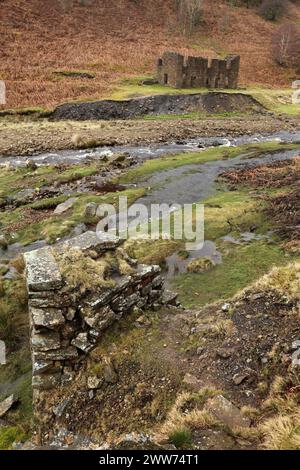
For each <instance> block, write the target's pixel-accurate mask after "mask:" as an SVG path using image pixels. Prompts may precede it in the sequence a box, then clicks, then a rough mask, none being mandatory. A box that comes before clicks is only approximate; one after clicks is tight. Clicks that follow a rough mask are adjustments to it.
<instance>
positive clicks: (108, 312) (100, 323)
mask: <svg viewBox="0 0 300 470" xmlns="http://www.w3.org/2000/svg"><path fill="white" fill-rule="evenodd" d="M117 319H118V317H117V315H116V314H115V313H114V312H113V310H112V309H111V308H110V307H109V306H106V307H104V308H103V309H101V310H100V312H97V313H95V314H94V315H93V316H86V317H85V318H84V321H85V322H86V323H87V325H89V326H90V327H91V328H93V329H94V330H98V331H102V330H105V329H106V328H108V327H109V326H110V325H112V324H113V323H114V322H115V321H116V320H117Z"/></svg>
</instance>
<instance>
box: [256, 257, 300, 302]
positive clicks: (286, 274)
mask: <svg viewBox="0 0 300 470" xmlns="http://www.w3.org/2000/svg"><path fill="white" fill-rule="evenodd" d="M255 289H264V290H270V289H271V290H273V291H275V292H276V293H278V294H279V295H281V296H282V297H285V298H286V299H287V300H288V301H289V302H295V301H296V302H298V301H300V263H291V264H289V265H288V266H282V267H276V268H273V269H272V271H271V272H270V273H268V274H266V275H265V276H264V277H263V278H261V279H260V280H259V281H258V282H257V284H256V285H255Z"/></svg>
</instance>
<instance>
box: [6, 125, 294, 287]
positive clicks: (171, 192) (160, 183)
mask: <svg viewBox="0 0 300 470" xmlns="http://www.w3.org/2000/svg"><path fill="white" fill-rule="evenodd" d="M272 140H273V141H274V140H277V141H280V142H284V143H292V142H294V143H295V142H300V133H297V134H289V133H286V132H282V133H280V132H279V133H277V134H275V135H272V136H264V137H263V136H242V137H238V138H235V139H224V138H205V139H204V138H199V139H193V140H190V141H186V142H184V143H169V144H153V145H150V146H147V147H141V146H132V147H113V148H107V149H103V148H101V151H100V149H94V150H89V151H63V152H58V153H48V154H43V155H37V156H33V157H31V158H30V160H33V161H35V162H36V163H37V164H38V165H54V164H56V163H58V162H63V163H68V164H74V163H80V162H84V161H86V160H90V159H98V158H99V157H101V156H103V155H104V154H107V153H108V152H109V153H111V152H113V153H115V152H120V151H127V152H128V153H130V155H131V156H134V157H139V158H141V159H149V158H157V157H160V156H162V155H167V154H168V153H169V154H170V153H171V154H174V153H179V152H180V153H182V152H183V151H191V150H195V151H199V148H200V146H201V148H202V146H203V148H208V147H211V146H216V145H219V146H220V145H222V146H227V147H229V146H237V145H241V144H245V143H254V142H267V141H272ZM99 151H100V154H99ZM297 155H299V150H297V149H295V150H282V151H278V152H276V153H268V152H265V153H262V154H261V155H260V156H258V157H253V156H252V157H251V155H250V154H244V155H243V154H242V155H240V156H238V157H236V158H231V159H230V158H229V159H223V160H217V161H211V162H207V163H202V164H191V165H183V166H181V167H178V168H170V169H167V170H163V171H159V172H156V173H154V174H152V175H151V176H150V177H149V178H148V179H146V180H145V181H142V182H139V183H137V184H134V185H133V186H134V187H144V188H147V192H146V194H145V195H144V196H143V197H141V198H139V199H138V200H137V201H136V204H144V205H145V206H146V207H147V208H148V209H149V207H150V206H151V204H162V203H166V204H168V205H172V204H173V203H177V204H181V205H183V204H188V203H194V202H201V201H203V200H205V199H206V198H208V197H209V196H211V195H212V194H214V193H215V192H216V180H217V178H218V176H219V175H220V174H221V173H222V172H224V171H225V170H227V169H229V168H237V167H239V166H244V165H245V164H246V165H249V164H250V165H257V164H260V163H272V162H276V161H279V160H286V159H290V158H293V157H295V156H297ZM25 161H26V159H24V157H18V156H15V157H7V158H1V163H4V164H6V163H8V162H9V163H10V164H11V165H12V166H14V167H19V166H23V165H25ZM119 216H120V217H121V216H122V214H120V215H119ZM71 236H74V234H71ZM255 237H256V235H255V234H251V233H250V234H248V233H246V234H240V238H239V239H238V240H235V239H232V237H230V235H229V236H228V239H226V237H225V239H224V240H223V241H224V242H228V243H248V242H251V241H252V240H255V239H256V238H255ZM45 244H46V242H45V241H43V240H38V241H36V242H34V243H32V244H31V245H28V246H22V245H20V244H19V243H17V240H16V242H15V243H13V244H12V245H10V246H8V248H7V249H6V250H3V249H0V267H1V265H2V266H3V265H7V264H8V262H9V261H11V260H12V259H14V258H15V257H16V256H17V255H19V254H21V253H25V252H28V251H32V250H35V249H37V248H40V247H42V246H45ZM199 257H205V258H208V259H210V260H211V261H212V262H213V263H214V264H220V263H221V262H222V256H221V253H220V252H219V251H218V250H217V248H216V245H215V243H214V242H212V241H210V240H207V241H205V244H204V246H201V248H199V249H196V250H193V251H191V252H190V253H189V255H188V256H187V258H186V259H184V260H183V259H182V258H180V256H178V254H177V253H175V254H173V255H172V256H170V257H169V258H167V259H166V263H167V274H166V277H167V278H171V277H173V276H174V275H176V274H177V273H182V272H186V268H187V265H188V263H189V262H190V261H191V260H193V259H196V258H199ZM13 276H14V271H13V268H10V270H9V271H8V273H7V274H6V276H5V277H7V278H11V277H13Z"/></svg>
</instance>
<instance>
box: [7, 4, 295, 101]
mask: <svg viewBox="0 0 300 470" xmlns="http://www.w3.org/2000/svg"><path fill="white" fill-rule="evenodd" d="M82 3H84V2H82ZM85 3H87V2H85ZM89 3H91V4H90V5H85V6H84V5H81V4H80V2H79V0H73V1H72V0H0V79H4V80H5V81H6V85H7V105H6V107H8V108H12V107H24V106H33V105H34V106H36V105H43V106H53V105H55V104H57V103H60V102H63V101H65V100H70V99H86V98H92V99H93V98H101V97H104V96H109V94H110V93H111V91H112V90H113V89H114V87H115V86H116V84H117V83H118V82H120V81H121V80H122V79H124V78H126V77H131V76H141V75H145V74H151V73H152V74H153V72H154V64H155V59H156V57H157V55H158V53H159V52H161V51H163V50H165V49H173V50H180V51H182V52H191V53H192V54H203V55H208V56H218V55H221V56H222V55H224V54H226V53H239V54H241V56H242V69H241V79H240V82H241V84H242V85H249V84H259V85H268V86H272V87H273V86H276V87H281V86H288V85H289V84H290V81H291V77H292V76H293V74H292V71H290V70H286V69H282V68H280V67H278V66H277V65H276V64H275V63H274V62H273V60H272V57H271V52H270V49H271V48H270V44H271V37H272V34H273V32H274V30H275V29H276V28H277V27H278V25H276V24H273V23H270V22H266V21H264V20H262V19H261V18H260V17H259V16H258V15H257V13H256V12H255V11H253V10H249V9H246V8H241V7H233V6H230V5H228V4H227V3H226V2H222V1H218V0H213V1H212V0H204V15H203V22H202V24H201V25H200V26H199V28H198V30H197V31H196V32H195V34H194V35H193V37H191V38H186V37H183V36H182V35H181V34H180V31H179V28H178V24H177V21H176V14H175V11H174V7H173V5H174V3H175V2H174V0H139V1H137V0H113V1H112V0H90V2H89ZM299 18H300V6H296V5H293V4H290V7H289V11H288V14H287V18H285V19H283V20H282V21H286V20H287V19H288V20H292V21H298V20H299ZM57 70H65V71H72V70H84V71H89V72H91V73H93V74H95V78H94V79H88V78H71V77H63V78H58V77H57V76H56V75H55V74H53V72H54V71H57Z"/></svg>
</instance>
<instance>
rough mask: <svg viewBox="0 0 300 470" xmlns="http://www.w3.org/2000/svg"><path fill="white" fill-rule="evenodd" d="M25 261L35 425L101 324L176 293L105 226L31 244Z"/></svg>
mask: <svg viewBox="0 0 300 470" xmlns="http://www.w3.org/2000/svg"><path fill="white" fill-rule="evenodd" d="M25 263H26V276H27V278H26V279H27V288H28V297H29V315H30V328H31V336H30V337H31V351H32V365H33V375H32V386H33V397H34V398H33V401H34V403H33V404H34V416H35V420H36V426H37V429H41V427H42V424H41V423H42V422H44V423H46V425H45V428H44V429H47V428H49V426H54V424H53V420H55V415H56V414H57V413H56V411H55V407H53V409H51V406H50V407H49V406H48V405H47V402H50V403H51V396H52V395H53V394H55V391H56V390H60V391H61V390H63V389H64V387H66V386H68V384H70V383H73V382H74V381H76V379H77V377H78V376H79V375H80V374H81V373H82V371H83V370H84V368H85V366H86V363H87V360H88V357H89V354H90V353H91V352H92V351H93V349H94V348H95V347H96V346H97V345H99V343H101V339H102V338H103V335H104V333H105V331H106V330H107V329H108V328H109V327H110V326H111V325H113V324H114V323H115V322H118V321H119V320H120V319H121V318H122V317H123V316H125V315H126V314H129V313H131V312H133V311H134V309H136V308H138V309H142V310H147V309H159V308H160V306H161V305H162V304H168V303H171V301H172V302H174V301H175V300H176V299H175V296H174V295H173V297H172V295H171V296H170V295H169V294H167V293H164V291H163V278H162V276H161V273H160V271H161V270H160V267H159V266H146V265H138V264H137V262H136V261H135V260H132V259H131V258H129V257H128V255H127V254H126V253H125V251H124V249H123V248H122V247H121V242H120V240H119V239H118V238H116V237H114V236H112V235H109V234H106V233H103V234H101V237H99V234H98V235H97V234H96V233H95V232H86V233H84V234H82V235H80V236H78V237H76V238H73V239H70V240H68V241H66V242H62V243H60V244H57V245H55V246H53V247H45V248H41V249H39V250H36V251H33V252H29V253H27V254H25ZM88 388H89V387H88V385H87V390H88ZM47 397H48V398H47ZM56 408H57V403H56ZM50 423H52V424H50Z"/></svg>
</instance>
